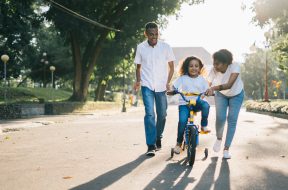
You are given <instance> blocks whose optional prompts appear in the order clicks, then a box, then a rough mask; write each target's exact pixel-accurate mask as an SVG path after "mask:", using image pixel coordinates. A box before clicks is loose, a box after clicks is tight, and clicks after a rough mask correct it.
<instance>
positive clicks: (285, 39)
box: [272, 33, 288, 71]
mask: <svg viewBox="0 0 288 190" xmlns="http://www.w3.org/2000/svg"><path fill="white" fill-rule="evenodd" d="M272 49H273V51H274V52H275V53H276V59H277V61H278V62H279V63H280V65H279V68H280V69H282V70H283V71H285V70H288V33H287V34H286V35H283V36H280V37H279V38H278V39H277V40H276V41H275V42H274V43H273V46H272Z"/></svg>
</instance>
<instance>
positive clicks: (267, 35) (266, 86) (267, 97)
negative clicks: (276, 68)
mask: <svg viewBox="0 0 288 190" xmlns="http://www.w3.org/2000/svg"><path fill="white" fill-rule="evenodd" d="M264 36H265V42H264V45H265V50H266V51H265V92H264V100H263V101H264V102H270V100H269V96H268V57H267V51H268V48H269V46H270V43H269V39H270V38H271V33H270V32H265V33H264Z"/></svg>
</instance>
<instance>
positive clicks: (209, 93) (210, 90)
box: [205, 87, 214, 96]
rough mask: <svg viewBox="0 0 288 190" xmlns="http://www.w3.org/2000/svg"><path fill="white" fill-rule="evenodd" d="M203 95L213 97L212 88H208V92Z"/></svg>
mask: <svg viewBox="0 0 288 190" xmlns="http://www.w3.org/2000/svg"><path fill="white" fill-rule="evenodd" d="M205 95H207V96H213V95H214V89H213V87H211V88H209V89H208V90H206V92H205Z"/></svg>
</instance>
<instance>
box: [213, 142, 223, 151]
mask: <svg viewBox="0 0 288 190" xmlns="http://www.w3.org/2000/svg"><path fill="white" fill-rule="evenodd" d="M221 143H222V140H218V139H217V140H216V141H215V144H214V146H213V150H214V152H219V151H220V149H221Z"/></svg>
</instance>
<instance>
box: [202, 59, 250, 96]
mask: <svg viewBox="0 0 288 190" xmlns="http://www.w3.org/2000/svg"><path fill="white" fill-rule="evenodd" d="M240 71H241V68H240V65H239V64H238V63H232V64H230V65H229V66H228V68H227V70H226V72H225V73H221V72H217V71H216V70H215V69H214V68H213V69H212V70H211V71H210V73H209V75H208V81H209V82H211V83H212V86H218V85H221V84H226V83H228V81H229V78H230V76H231V74H232V73H239V75H238V77H237V79H236V81H235V82H234V84H233V85H232V87H231V88H230V89H227V90H221V91H220V92H221V94H223V95H225V96H236V95H238V94H240V92H241V91H242V90H243V88H244V85H243V82H242V80H241V75H240Z"/></svg>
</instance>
